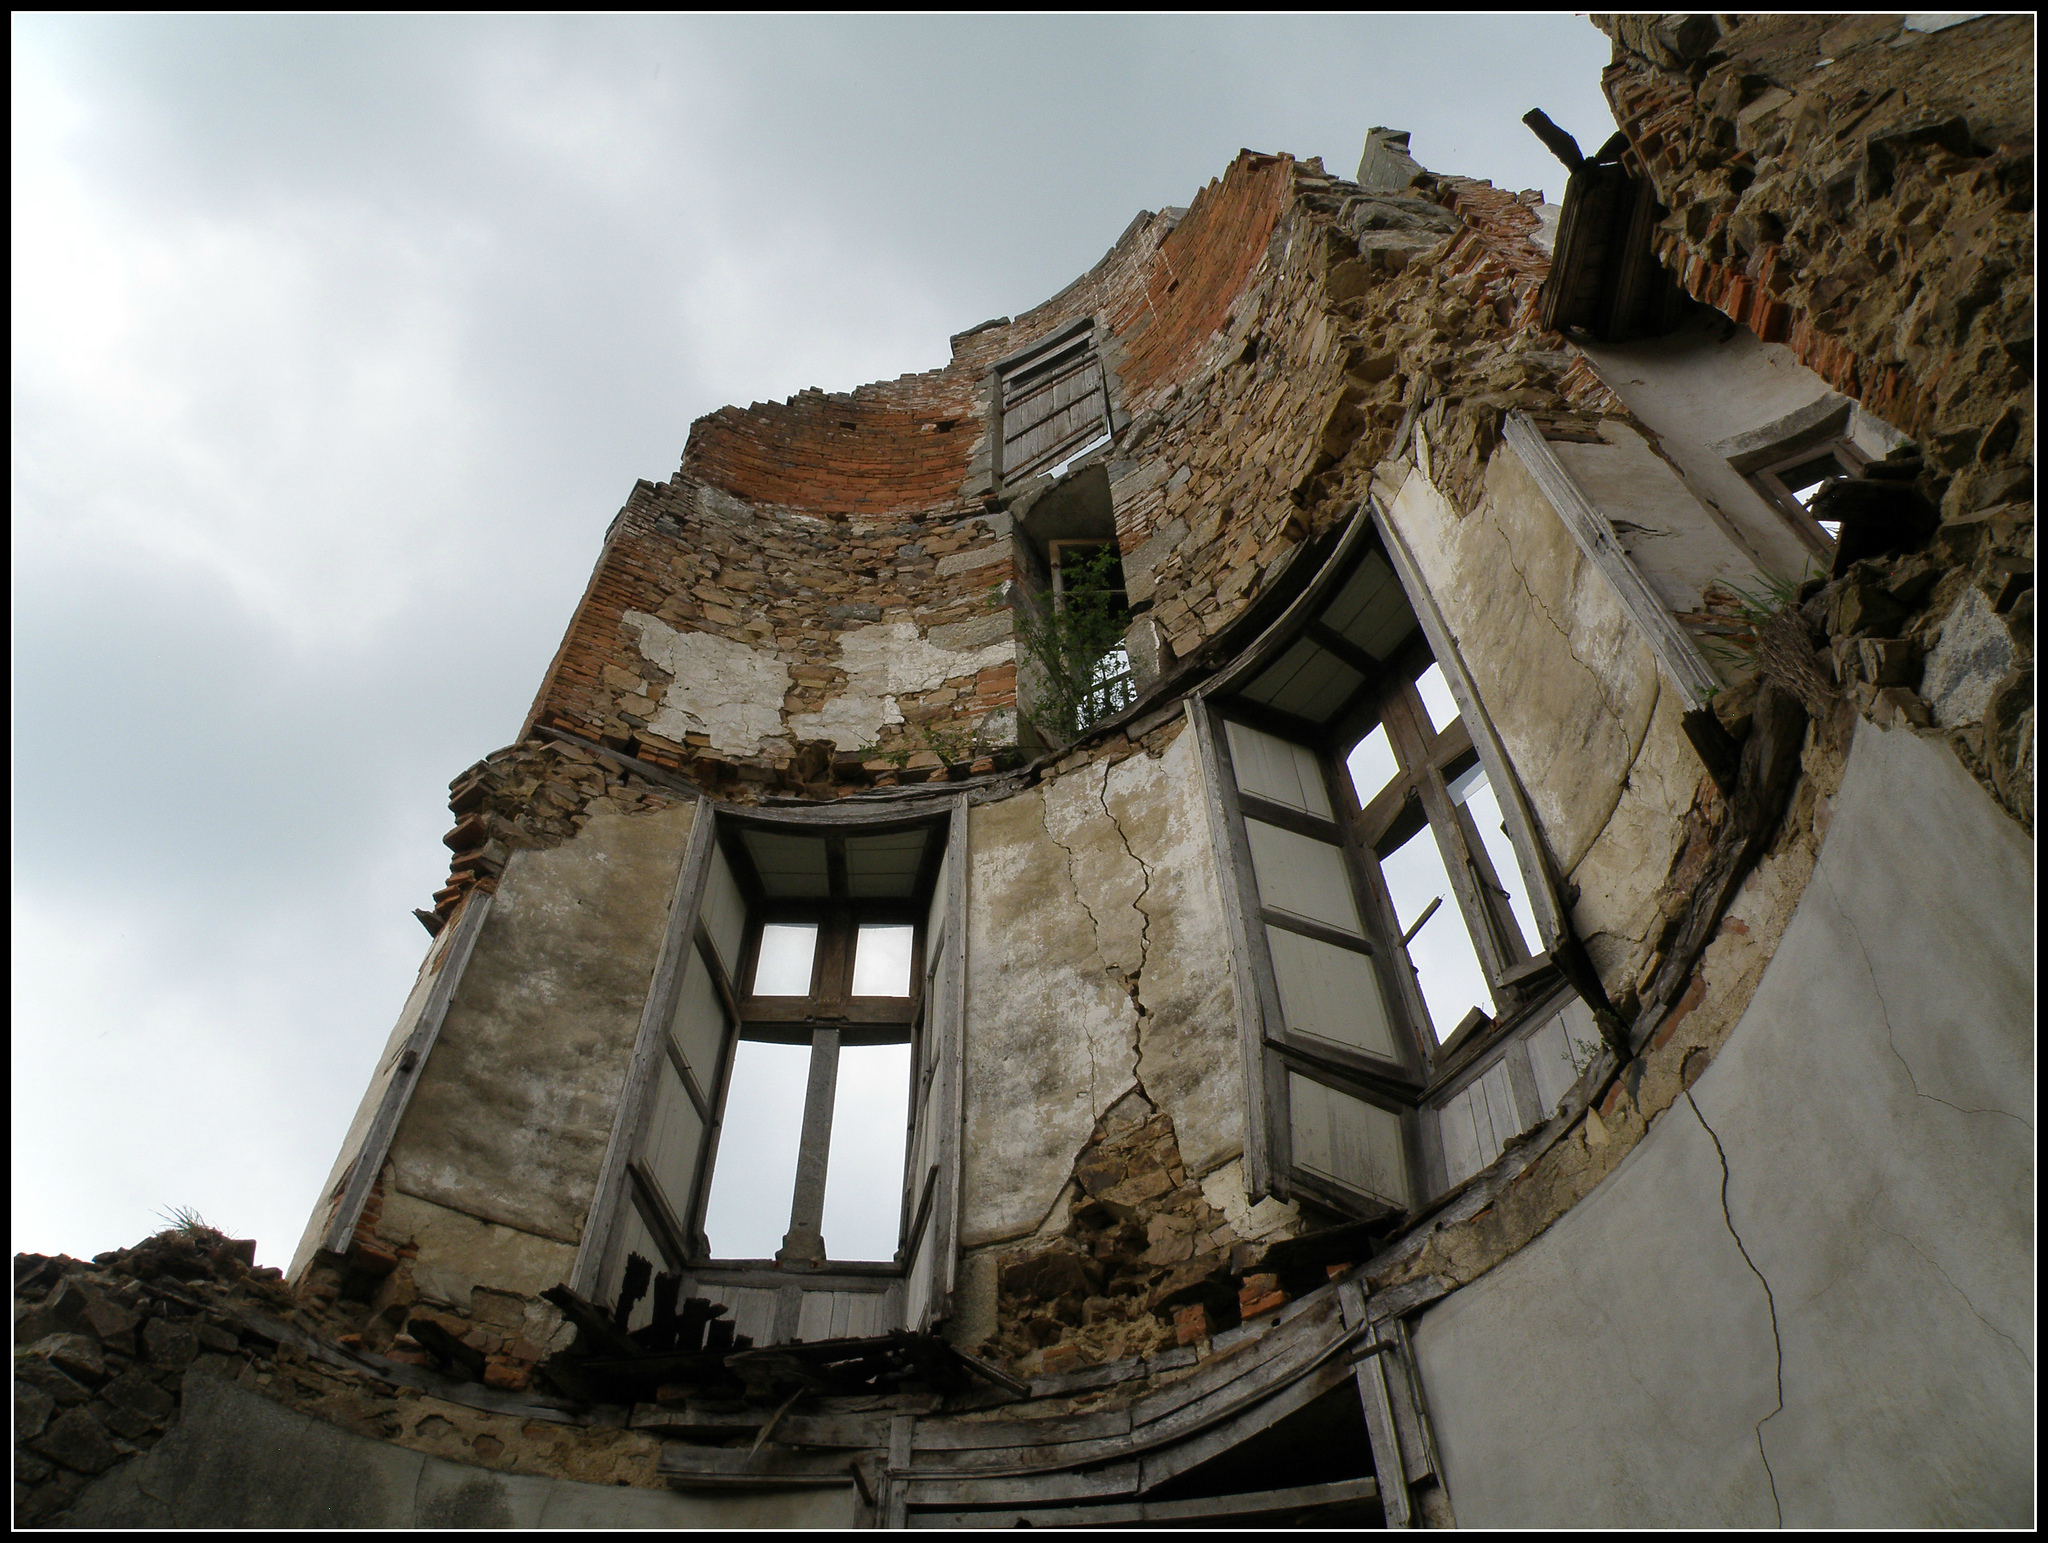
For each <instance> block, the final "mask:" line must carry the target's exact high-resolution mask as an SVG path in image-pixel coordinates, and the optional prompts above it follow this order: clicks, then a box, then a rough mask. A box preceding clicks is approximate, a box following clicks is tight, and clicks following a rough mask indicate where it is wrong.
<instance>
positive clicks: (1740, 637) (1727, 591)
mask: <svg viewBox="0 0 2048 1543" xmlns="http://www.w3.org/2000/svg"><path fill="white" fill-rule="evenodd" d="M1812 577H1813V569H1812V567H1811V565H1809V566H1808V568H1807V570H1806V571H1805V572H1804V573H1802V574H1801V575H1800V576H1799V577H1798V578H1796V579H1779V578H1772V577H1771V576H1770V575H1768V574H1766V575H1765V576H1764V580H1763V582H1762V583H1761V584H1759V585H1758V586H1757V587H1756V588H1754V589H1744V588H1743V587H1742V586H1741V585H1739V584H1730V583H1728V582H1727V581H1726V580H1725V579H1724V580H1721V581H1719V582H1717V583H1714V584H1710V585H1708V586H1707V592H1706V594H1705V595H1704V596H1702V601H1703V603H1704V604H1705V605H1706V607H1707V612H1708V614H1709V615H1711V616H1712V617H1713V618H1714V620H1715V621H1716V623H1718V624H1720V625H1721V626H1723V627H1726V628H1729V629H1731V630H1729V631H1726V632H1722V633H1719V634H1718V635H1716V636H1714V637H1713V638H1712V639H1711V640H1708V641H1703V642H1701V644H1700V652H1701V653H1703V654H1705V655H1706V656H1707V657H1708V658H1710V659H1713V660H1715V661H1717V662H1719V663H1721V664H1730V665H1734V666H1736V667H1737V668H1745V669H1746V668H1747V667H1748V666H1749V665H1750V664H1751V663H1753V662H1754V661H1755V658H1756V629H1757V628H1758V627H1760V626H1761V625H1763V623H1764V622H1766V621H1768V620H1769V619H1770V618H1771V617H1773V616H1775V615H1777V614H1778V612H1780V611H1782V610H1784V609H1785V607H1787V606H1789V605H1797V604H1798V603H1799V591H1800V589H1801V588H1802V587H1803V586H1804V585H1805V584H1806V582H1807V581H1808V580H1809V579H1810V578H1812ZM1716 601H1719V602H1720V603H1719V604H1716Z"/></svg>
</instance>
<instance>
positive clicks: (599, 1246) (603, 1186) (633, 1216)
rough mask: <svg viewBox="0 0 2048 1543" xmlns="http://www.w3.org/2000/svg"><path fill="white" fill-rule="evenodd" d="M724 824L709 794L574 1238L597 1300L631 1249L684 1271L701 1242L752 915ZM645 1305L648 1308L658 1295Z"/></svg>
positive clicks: (582, 1273)
mask: <svg viewBox="0 0 2048 1543" xmlns="http://www.w3.org/2000/svg"><path fill="white" fill-rule="evenodd" d="M716 826H717V817H716V815H715V814H714V812H713V810H712V808H711V805H710V802H709V801H708V800H704V799H700V800H699V801H698V804H697V812H696V818H695V819H694V820H693V821H692V823H691V827H690V837H689V844H688V846H687V848H686V852H685V856H684V859H683V865H682V870H681V872H680V873H679V875H678V876H677V880H676V889H675V894H674V896H673V898H672V899H671V901H670V904H669V920H668V929H667V932H666V934H665V936H664V938H663V941H662V950H661V955H660V958H659V960H658V961H657V963H656V965H655V970H654V976H653V979H652V980H651V981H650V983H649V986H648V992H647V1001H646V1005H645V1006H644V1008H643V1009H642V1011H641V1019H640V1030H639V1033H638V1035H637V1036H636V1038H635V1041H634V1048H633V1058H632V1060H631V1062H630V1063H629V1065H628V1069H627V1074H626V1082H625V1086H624V1088H623V1089H622V1090H621V1094H620V1099H619V1109H618V1114H617V1117H616V1120H615V1122H614V1128H613V1137H612V1142H611V1146H610V1149H609V1150H608V1151H607V1153H606V1156H605V1164H604V1168H603V1170H602V1171H601V1172H600V1174H599V1178H598V1184H597V1189H596V1192H595V1195H594V1196H593V1200H592V1204H591V1212H590V1219H589V1222H588V1224H587V1225H586V1226H585V1229H584V1236H583V1241H582V1244H581V1245H580V1246H579V1248H578V1250H577V1257H576V1266H575V1272H574V1276H573V1278H572V1280H571V1285H572V1287H573V1288H574V1289H575V1290H577V1291H578V1292H580V1293H582V1294H583V1295H585V1296H589V1297H593V1298H595V1299H597V1300H600V1301H608V1300H610V1298H611V1296H612V1295H613V1294H614V1293H616V1291H617V1290H618V1286H619V1281H620V1278H621V1276H622V1275H623V1273H624V1270H625V1265H626V1261H627V1259H628V1258H629V1257H630V1256H632V1255H634V1254H639V1255H640V1256H641V1257H642V1258H644V1259H646V1260H648V1261H649V1262H650V1263H652V1264H654V1265H656V1266H657V1267H658V1268H660V1269H664V1270H669V1271H680V1270H682V1269H683V1268H684V1266H685V1265H686V1264H687V1263H688V1261H689V1260H690V1258H691V1257H693V1256H696V1255H701V1253H702V1252H703V1212H704V1201H705V1185H704V1182H703V1180H704V1176H705V1168H706V1165H707V1161H708V1158H709V1154H710V1153H711V1152H712V1150H713V1149H714V1148H715V1147H716V1145H717V1136H718V1116H719V1111H720V1110H721V1108H722V1107H723V1096H722V1095H723V1089H724V1084H725V1081H726V1077H727V1075H728V1073H729V1070H730V1068H731V1065H732V1055H733V1048H734V1045H735V1043H736V1040H737V1032H736V1030H737V1018H736V1015H735V1001H734V995H733V987H732V982H733V975H734V973H735V971H736V970H737V969H738V965H739V949H740V942H741V936H742V932H743V929H744V926H745V921H746V906H745V901H744V899H743V898H742V896H741V894H740V890H739V886H738V884H737V883H736V882H735V881H734V879H733V875H732V871H731V869H730V868H729V867H728V866H727V864H726V861H725V856H724V854H723V853H722V852H721V851H719V849H718V842H717V834H716ZM638 1311H639V1312H640V1313H641V1314H643V1315H645V1314H649V1313H651V1312H652V1302H651V1299H647V1298H643V1299H642V1301H641V1303H640V1306H639V1308H638Z"/></svg>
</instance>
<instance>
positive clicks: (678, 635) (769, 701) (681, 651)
mask: <svg viewBox="0 0 2048 1543" xmlns="http://www.w3.org/2000/svg"><path fill="white" fill-rule="evenodd" d="M623 620H624V622H625V625H626V626H627V627H629V628H631V629H633V631H634V632H636V633H637V634H638V647H639V649H640V656H641V657H642V658H643V659H646V660H648V661H649V662H651V663H653V664H658V665H660V666H661V668H663V669H664V670H667V671H668V672H669V673H670V674H671V675H673V676H674V677H675V679H674V680H672V681H670V682H669V685H668V689H667V690H666V691H664V692H663V693H662V697H661V704H660V706H659V707H658V708H657V709H656V711H655V714H654V716H653V717H651V718H649V719H648V721H647V727H648V728H649V729H650V730H651V731H652V732H654V733H656V734H659V735H660V736H661V737H662V738H664V739H670V740H674V741H676V742H677V743H678V744H680V743H681V742H682V740H683V736H684V735H686V734H707V735H709V736H710V738H711V748H712V749H714V750H730V751H733V752H735V753H737V754H740V755H751V754H753V753H754V751H755V750H756V749H758V748H759V746H760V743H761V741H762V740H764V739H779V738H780V737H781V736H782V733H783V727H782V699H783V698H784V697H785V696H787V695H788V694H789V679H790V678H789V666H788V665H787V664H785V663H783V661H782V660H781V659H779V658H778V657H776V656H775V655H774V654H772V653H770V652H768V651H767V650H765V649H759V648H749V647H747V645H746V644H744V643H736V642H734V641H733V640H732V639H731V638H723V637H720V636H718V635H717V634H716V633H713V632H678V631H676V629H675V628H673V627H671V626H670V625H669V624H668V623H667V622H665V621H662V620H660V619H659V618H658V617H653V616H649V615H647V614H645V613H644V612H641V611H628V612H626V614H625V616H624V618H623Z"/></svg>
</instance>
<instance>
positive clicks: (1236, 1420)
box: [1141, 1360, 1353, 1489]
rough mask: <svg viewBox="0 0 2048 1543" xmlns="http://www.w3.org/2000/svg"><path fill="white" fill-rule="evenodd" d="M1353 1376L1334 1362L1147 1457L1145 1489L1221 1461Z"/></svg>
mask: <svg viewBox="0 0 2048 1543" xmlns="http://www.w3.org/2000/svg"><path fill="white" fill-rule="evenodd" d="M1352 1376H1353V1372H1352V1370H1351V1368H1350V1367H1349V1366H1348V1365H1346V1364H1345V1363H1344V1362H1343V1361H1341V1360H1331V1361H1329V1362H1326V1363H1325V1364H1323V1365H1322V1366H1320V1367H1318V1368H1316V1369H1315V1370H1314V1371H1312V1372H1310V1373H1309V1374H1308V1375H1307V1376H1306V1377H1303V1378H1301V1379H1300V1380H1299V1381H1296V1382H1291V1383H1289V1384H1288V1385H1287V1386H1286V1387H1284V1388H1282V1389H1280V1391H1279V1392H1277V1393H1275V1394H1273V1395H1272V1396H1271V1397H1270V1398H1267V1399H1264V1400H1262V1401H1260V1402H1259V1403H1257V1404H1254V1405H1253V1406H1252V1407H1251V1408H1249V1409H1246V1410H1243V1411H1242V1412H1240V1413H1238V1414H1236V1415H1233V1416H1231V1417H1230V1418H1228V1419H1226V1420H1224V1421H1222V1422H1221V1423H1220V1424H1217V1425H1213V1426H1211V1427H1209V1428H1208V1429H1207V1430H1204V1431H1201V1432H1199V1433H1197V1434H1195V1435H1193V1436H1190V1437H1189V1438H1188V1439H1187V1440H1185V1441H1180V1442H1176V1443H1174V1444H1173V1445H1171V1446H1168V1447H1165V1448H1163V1449H1161V1450H1160V1451H1157V1452H1148V1453H1146V1454H1145V1456H1144V1457H1143V1459H1141V1462H1142V1466H1143V1469H1144V1475H1145V1482H1144V1486H1143V1487H1144V1488H1146V1489H1156V1488H1158V1487H1159V1486H1160V1485H1161V1484H1164V1483H1165V1482H1166V1481H1167V1480H1168V1479H1172V1478H1177V1477H1178V1476H1179V1475H1181V1474H1183V1473H1186V1472H1187V1471H1188V1470H1190V1469H1191V1468H1195V1467H1198V1466H1199V1465H1201V1464H1203V1463H1206V1462H1207V1461H1209V1459H1210V1458H1212V1457H1221V1456H1222V1455H1223V1454H1224V1453H1225V1452H1228V1451H1230V1450H1231V1449H1232V1448H1233V1447H1236V1446H1238V1445H1240V1444H1241V1443H1243V1442H1246V1441H1249V1440H1251V1439H1252V1438H1253V1437H1254V1436H1256V1435H1258V1434H1259V1433H1260V1432H1262V1431H1266V1430H1270V1429H1272V1427H1273V1426H1275V1425H1276V1424H1278V1423H1279V1422H1280V1421H1282V1420H1284V1419H1286V1418H1287V1417H1288V1416H1289V1415H1291V1414H1294V1413H1297V1412H1298V1411H1300V1410H1303V1409H1306V1408H1307V1407H1308V1406H1309V1405H1310V1404H1312V1403H1314V1402H1315V1401H1316V1400H1317V1399H1319V1398H1321V1397H1322V1396H1323V1395H1324V1394H1325V1393H1328V1392H1329V1391H1330V1390H1331V1389H1332V1388H1341V1387H1342V1386H1344V1384H1345V1383H1346V1382H1348V1381H1350V1380H1351V1377H1352Z"/></svg>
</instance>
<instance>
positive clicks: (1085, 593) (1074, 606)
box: [1017, 511, 1138, 738]
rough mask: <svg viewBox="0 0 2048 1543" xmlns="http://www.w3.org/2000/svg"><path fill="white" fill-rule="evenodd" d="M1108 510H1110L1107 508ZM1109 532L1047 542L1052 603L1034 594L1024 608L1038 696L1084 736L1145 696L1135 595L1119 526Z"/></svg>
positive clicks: (1062, 724)
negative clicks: (1135, 639)
mask: <svg viewBox="0 0 2048 1543" xmlns="http://www.w3.org/2000/svg"><path fill="white" fill-rule="evenodd" d="M1105 513H1106V511H1105ZM1104 524H1105V525H1106V526H1107V527H1108V529H1109V530H1110V531H1111V532H1112V534H1109V535H1105V536H1086V537H1060V538H1057V539H1053V540H1049V541H1047V542H1046V548H1045V552H1046V567H1047V571H1048V573H1049V575H1050V579H1051V584H1050V589H1051V593H1050V595H1049V596H1048V597H1047V598H1048V599H1049V600H1050V604H1049V605H1045V604H1043V603H1039V604H1034V603H1033V602H1032V601H1030V600H1029V599H1028V598H1027V600H1026V601H1025V604H1024V605H1023V606H1021V607H1020V608H1019V610H1018V615H1017V620H1018V631H1019V633H1020V635H1021V637H1022V639H1023V641H1024V644H1025V647H1026V649H1027V650H1028V651H1029V653H1030V655H1031V659H1032V662H1033V664H1034V665H1035V666H1036V670H1037V674H1038V675H1039V677H1040V681H1039V691H1038V692H1037V695H1039V696H1040V697H1042V698H1047V697H1049V698H1050V702H1049V703H1047V704H1042V707H1041V710H1043V706H1044V705H1049V706H1050V707H1051V710H1052V711H1051V715H1050V716H1052V718H1053V720H1054V725H1055V726H1056V727H1057V728H1058V730H1059V731H1060V733H1061V734H1062V736H1064V737H1069V738H1071V737H1074V736H1077V735H1080V734H1084V733H1086V732H1087V731H1088V729H1089V728H1091V727H1092V726H1093V725H1095V724H1097V723H1100V722H1101V721H1102V720H1103V719H1105V718H1108V717H1112V716H1114V715H1115V714H1117V713H1120V712H1122V711H1123V710H1124V709H1125V708H1127V707H1129V706H1130V705H1131V704H1132V703H1133V702H1135V701H1137V699H1138V687H1137V681H1136V678H1135V677H1134V675H1133V673H1132V669H1131V656H1130V651H1129V649H1128V648H1127V647H1126V646H1125V642H1124V639H1125V636H1126V634H1127V633H1128V632H1129V630H1130V625H1131V607H1130V594H1129V591H1128V590H1127V589H1126V587H1125V583H1124V570H1123V559H1122V557H1121V556H1120V555H1119V553H1118V551H1117V544H1116V539H1115V536H1114V534H1113V531H1114V526H1113V524H1112V523H1110V522H1109V521H1108V520H1105V521H1104Z"/></svg>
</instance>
